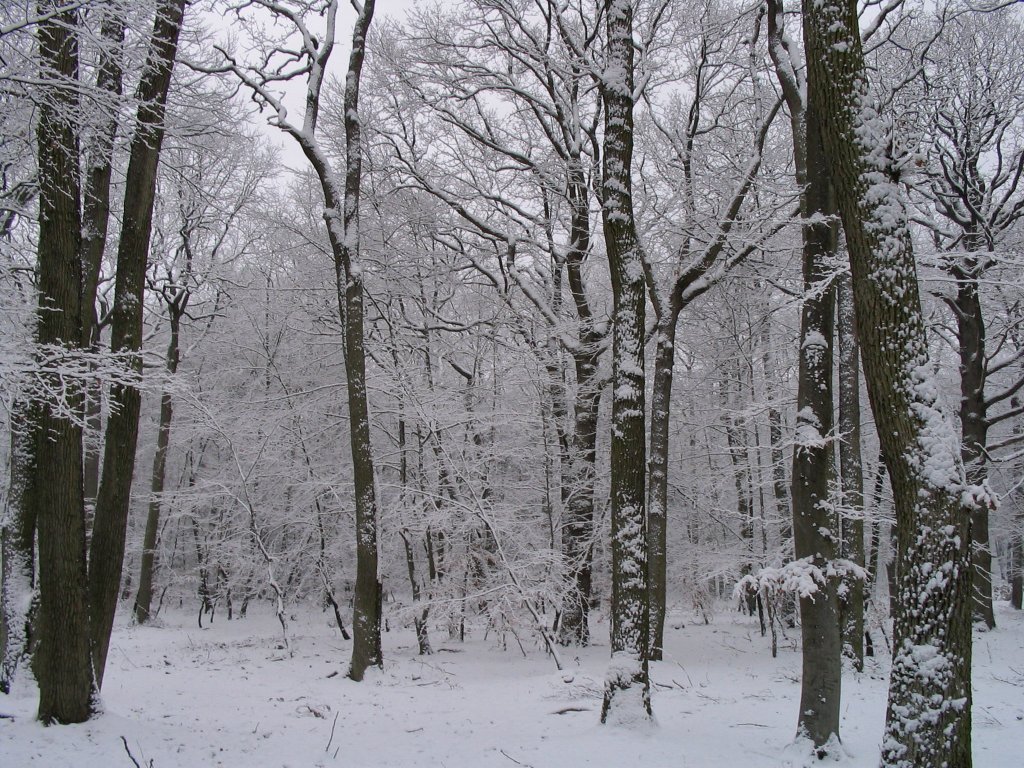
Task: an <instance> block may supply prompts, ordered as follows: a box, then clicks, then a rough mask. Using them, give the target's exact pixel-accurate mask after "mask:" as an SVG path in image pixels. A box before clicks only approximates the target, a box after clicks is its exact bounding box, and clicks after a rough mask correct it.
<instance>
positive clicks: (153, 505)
mask: <svg viewBox="0 0 1024 768" xmlns="http://www.w3.org/2000/svg"><path fill="white" fill-rule="evenodd" d="M176 298H177V301H172V303H170V304H169V305H168V311H169V314H170V317H169V320H170V326H171V334H170V339H169V340H168V342H167V359H166V362H165V365H166V369H167V373H168V374H169V375H170V376H173V375H174V374H175V373H177V372H178V361H179V360H180V351H179V348H178V345H179V341H180V338H181V318H182V315H183V314H184V311H185V308H186V306H187V305H188V292H187V289H185V288H182V289H180V291H179V292H178V295H177V297H176ZM173 418H174V401H173V399H172V398H171V393H170V392H163V393H161V395H160V422H159V424H158V426H157V435H156V452H155V453H154V454H153V472H152V474H151V476H150V485H149V492H150V494H152V496H151V498H150V500H149V510H148V512H147V514H146V530H145V532H144V534H143V536H142V558H141V563H140V566H139V591H138V593H137V594H136V595H135V605H134V608H133V613H134V615H135V621H137V622H138V623H139V624H145V623H146V622H148V621H149V619H150V611H151V610H152V605H153V577H154V574H155V572H156V564H157V551H156V540H157V533H158V532H159V529H160V504H161V496H162V495H163V492H164V481H165V478H166V475H167V449H168V447H169V446H170V443H171V421H172V420H173Z"/></svg>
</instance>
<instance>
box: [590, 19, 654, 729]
mask: <svg viewBox="0 0 1024 768" xmlns="http://www.w3.org/2000/svg"><path fill="white" fill-rule="evenodd" d="M605 16H606V30H607V40H606V43H605V46H606V48H605V70H604V73H603V75H602V82H601V89H602V95H603V97H604V103H605V123H604V129H605V135H604V179H603V186H602V193H603V199H602V201H601V203H602V217H603V223H604V236H605V244H606V247H607V250H608V267H609V271H610V272H611V278H612V294H613V301H614V309H613V322H614V328H613V331H612V360H613V363H612V365H613V372H612V388H613V389H612V424H611V429H612V437H611V528H612V530H611V536H612V606H611V651H612V661H611V664H610V665H609V668H608V675H607V678H606V680H605V689H604V704H603V706H602V708H601V722H602V723H606V722H624V721H633V720H642V719H647V718H650V717H651V695H650V676H649V674H648V661H647V646H648V638H649V632H650V604H649V602H648V594H647V519H646V513H645V509H644V507H645V502H646V499H645V475H646V469H647V467H646V453H647V451H646V445H645V442H646V424H645V421H646V418H645V413H644V399H645V396H644V389H645V381H644V332H645V329H644V320H645V315H646V286H645V284H644V272H643V255H642V253H641V251H640V242H639V239H638V238H637V232H636V221H635V219H634V216H633V196H632V164H633V39H632V35H633V7H632V3H631V2H630V0H608V1H607V3H606V5H605Z"/></svg>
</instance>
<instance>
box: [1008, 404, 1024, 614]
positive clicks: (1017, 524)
mask: <svg viewBox="0 0 1024 768" xmlns="http://www.w3.org/2000/svg"><path fill="white" fill-rule="evenodd" d="M1020 406H1021V403H1020V400H1019V399H1018V398H1016V397H1014V398H1011V399H1010V408H1011V410H1014V411H1018V412H1019V409H1020ZM1013 432H1014V435H1019V434H1021V432H1022V430H1021V425H1020V420H1019V419H1018V421H1017V423H1016V424H1014V429H1013ZM1021 470H1024V467H1021V466H1020V462H1018V468H1017V474H1018V476H1020V474H1021ZM1022 496H1024V493H1022V492H1021V490H1020V489H1019V488H1018V489H1017V491H1016V492H1015V493H1014V494H1013V496H1012V504H1013V517H1012V518H1011V519H1012V521H1013V522H1012V528H1011V533H1010V605H1011V606H1013V608H1015V609H1016V610H1018V611H1019V610H1022V608H1024V498H1022Z"/></svg>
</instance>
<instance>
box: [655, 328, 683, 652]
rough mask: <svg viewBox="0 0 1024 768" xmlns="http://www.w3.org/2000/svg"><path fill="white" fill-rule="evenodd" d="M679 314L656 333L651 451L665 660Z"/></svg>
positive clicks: (659, 636) (659, 635)
mask: <svg viewBox="0 0 1024 768" xmlns="http://www.w3.org/2000/svg"><path fill="white" fill-rule="evenodd" d="M678 320H679V315H678V313H676V312H673V311H672V310H671V309H669V310H668V311H667V312H666V313H665V316H664V317H663V318H661V319H660V322H659V323H658V327H657V331H656V334H655V352H654V385H653V387H652V390H651V447H650V451H651V455H650V467H649V470H648V474H649V478H650V479H649V482H650V487H649V488H648V494H649V496H648V514H647V525H648V529H647V537H648V543H649V547H648V562H647V571H648V575H647V578H648V582H649V584H648V587H649V589H650V612H651V630H650V631H651V638H650V658H651V660H652V661H661V659H662V655H663V646H664V643H665V611H666V602H667V580H668V579H667V576H668V574H667V570H668V560H667V557H666V550H667V538H668V452H669V427H670V420H671V413H672V378H673V373H674V371H675V362H676V326H677V323H678Z"/></svg>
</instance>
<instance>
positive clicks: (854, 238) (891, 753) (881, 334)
mask: <svg viewBox="0 0 1024 768" xmlns="http://www.w3.org/2000/svg"><path fill="white" fill-rule="evenodd" d="M804 40H805V43H806V46H807V69H808V85H809V88H810V90H811V91H812V92H814V93H817V94H820V97H821V100H820V102H819V104H820V113H819V114H820V118H819V120H820V124H821V128H822V134H823V137H824V145H825V149H826V154H827V157H828V160H829V166H830V171H831V176H832V179H833V183H834V184H835V187H836V194H837V200H838V202H839V210H840V213H841V215H842V220H843V229H844V231H845V232H846V243H847V246H848V248H849V252H850V267H851V273H852V276H853V300H854V306H855V309H856V319H857V323H856V325H857V336H858V338H859V339H860V342H861V357H862V362H863V364H864V375H865V379H866V381H867V386H868V395H869V397H870V400H871V409H872V412H873V413H874V416H875V423H876V425H877V429H878V435H879V440H880V442H881V446H882V452H883V455H884V457H885V463H886V466H887V467H888V470H889V479H890V482H891V484H892V489H893V498H894V501H895V511H896V528H897V547H896V550H897V551H896V557H897V566H898V586H897V594H896V615H895V618H894V622H893V662H892V673H891V676H890V681H889V706H888V710H887V712H886V733H885V739H884V741H883V746H882V762H883V764H884V765H885V766H887V767H889V768H938V767H939V766H945V767H946V768H970V766H971V683H970V678H971V621H970V619H971V611H970V605H971V603H970V601H971V591H970V586H971V569H970V542H971V520H970V514H969V511H968V509H965V506H964V505H965V504H969V505H970V506H973V505H974V504H978V503H988V500H987V499H986V498H984V495H983V494H982V493H981V492H979V491H978V489H975V488H971V487H966V486H965V483H964V476H963V466H962V460H961V457H960V452H959V440H958V436H957V435H956V434H955V432H954V431H953V428H952V426H951V425H950V424H949V422H948V420H947V419H946V417H945V414H944V413H943V411H942V407H941V405H940V403H939V402H938V394H937V391H938V390H937V387H936V385H935V382H934V380H933V371H932V367H931V362H930V360H929V355H928V341H927V337H926V333H925V327H924V319H923V314H922V311H921V299H920V294H919V287H918V281H917V269H916V265H915V263H914V254H913V248H912V244H911V238H910V230H909V226H908V223H907V213H906V208H905V205H904V203H903V200H902V199H901V196H900V189H899V186H898V184H897V183H896V180H895V177H896V171H895V170H894V168H893V166H892V162H893V161H891V160H890V159H888V158H887V157H886V153H885V147H886V146H887V139H886V136H885V135H884V132H883V129H882V126H883V125H884V124H885V120H884V119H882V117H881V116H880V115H879V114H878V113H877V112H876V110H875V107H874V100H873V97H872V95H871V93H870V91H869V88H868V83H867V79H866V74H865V73H866V69H865V65H864V54H863V48H862V43H861V38H860V31H859V26H858V21H857V4H856V2H854V1H853V0H816V1H815V2H810V1H808V2H805V3H804Z"/></svg>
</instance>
